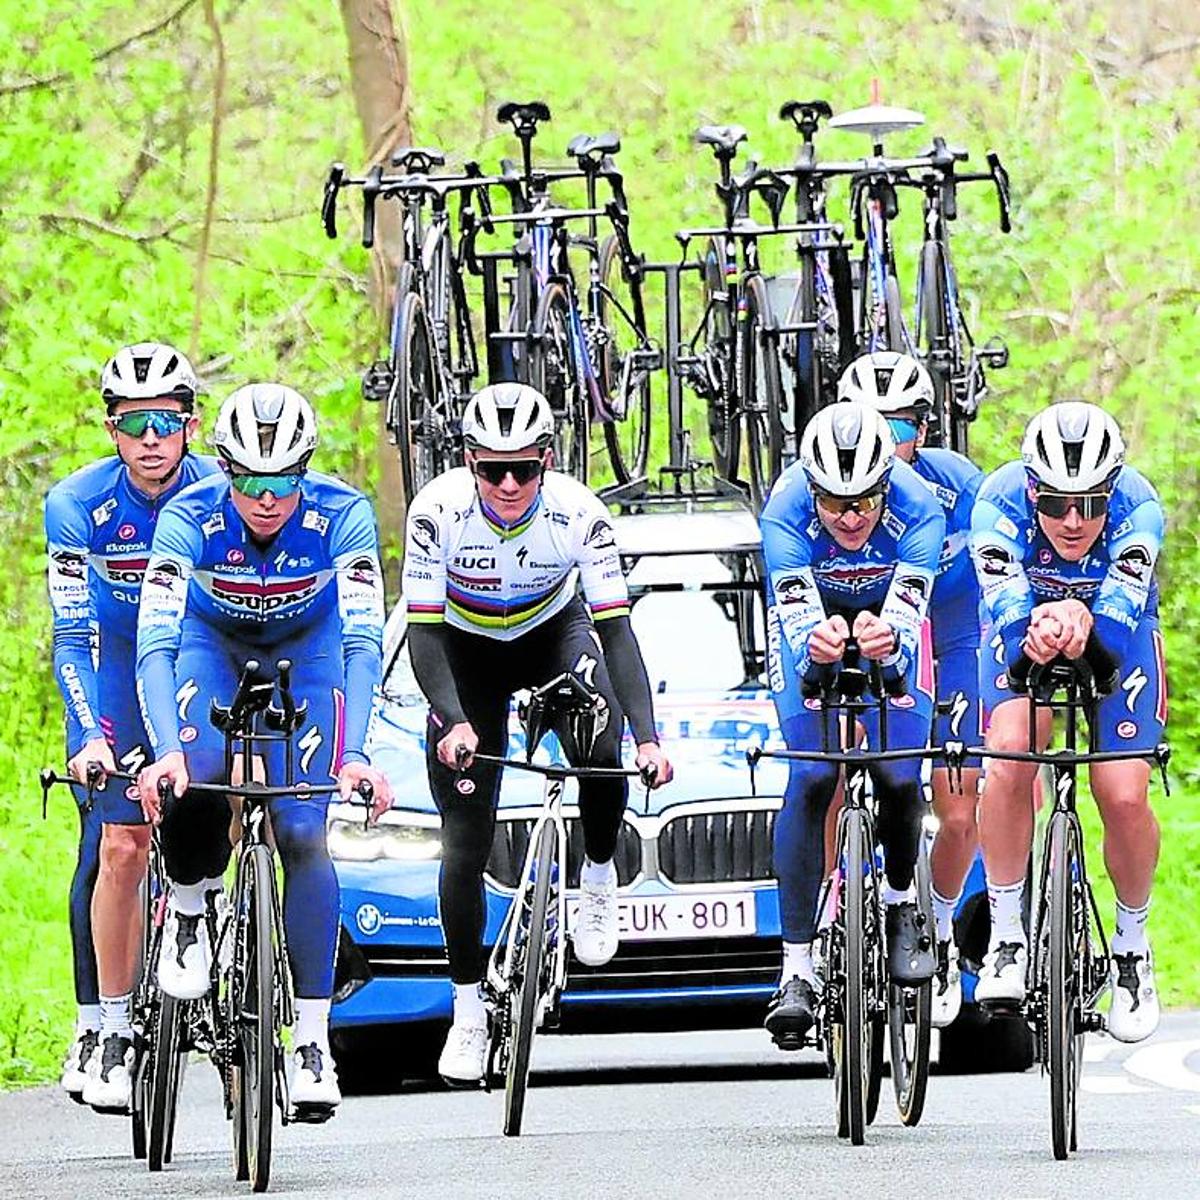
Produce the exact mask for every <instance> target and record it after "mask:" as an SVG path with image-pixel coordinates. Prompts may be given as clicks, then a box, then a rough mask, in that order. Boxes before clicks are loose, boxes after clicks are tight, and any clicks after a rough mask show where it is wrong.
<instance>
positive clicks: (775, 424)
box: [739, 275, 783, 512]
mask: <svg viewBox="0 0 1200 1200" xmlns="http://www.w3.org/2000/svg"><path fill="white" fill-rule="evenodd" d="M744 298H745V309H744V312H742V313H739V320H740V321H741V322H742V326H741V355H742V408H743V411H744V412H745V415H746V460H747V465H748V466H749V468H750V500H751V503H752V504H753V505H754V509H755V511H756V512H757V511H758V510H759V509H761V508H762V506H763V505H764V504H765V503H766V501H767V494H768V493H769V492H770V490H771V485H772V484H773V483H774V482H775V480H776V478H777V477H778V475H779V472H780V469H781V467H782V463H783V384H782V382H781V380H780V375H779V348H778V344H777V341H776V337H775V319H774V317H773V316H772V315H771V305H770V300H769V299H768V297H767V285H766V281H765V280H764V279H763V278H762V276H761V275H752V276H751V277H750V278H749V279H748V280H747V281H746V285H745V296H744Z"/></svg>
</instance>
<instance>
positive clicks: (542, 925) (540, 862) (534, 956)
mask: <svg viewBox="0 0 1200 1200" xmlns="http://www.w3.org/2000/svg"><path fill="white" fill-rule="evenodd" d="M555 833H556V830H555V826H554V824H553V822H551V821H547V822H546V823H545V824H544V825H543V826H542V831H541V833H540V834H539V835H538V844H537V852H536V854H535V855H534V860H533V866H534V872H535V877H534V881H533V895H532V898H531V899H530V901H529V909H528V914H527V917H525V914H522V912H521V911H520V909H518V910H517V911H516V912H514V913H513V917H512V920H513V921H514V922H519V921H521V920H522V918H523V917H525V919H527V920H528V926H527V927H526V929H525V942H524V947H523V950H522V951H521V952H520V953H519V955H518V959H517V961H516V962H515V963H514V964H513V975H514V978H513V979H511V980H510V982H509V992H508V997H507V1001H508V1004H509V1005H510V1014H511V1020H510V1027H509V1037H510V1038H511V1043H510V1045H509V1047H508V1066H507V1070H506V1072H505V1077H504V1133H505V1136H506V1137H517V1136H518V1135H519V1134H520V1132H521V1119H522V1117H523V1115H524V1112H525V1091H526V1088H527V1087H528V1085H529V1055H530V1051H531V1050H532V1048H533V1030H534V1024H535V1022H536V1021H537V1015H538V1004H539V1002H540V1001H541V998H542V982H543V976H544V974H545V963H544V961H543V960H544V958H545V947H546V908H547V903H548V900H549V897H550V878H551V873H552V872H553V871H554V867H555V850H556V846H555ZM514 904H524V888H523V889H522V894H521V895H519V896H518V897H517V899H516V900H514ZM514 929H515V930H516V934H515V936H518V937H519V936H520V927H519V926H517V925H514Z"/></svg>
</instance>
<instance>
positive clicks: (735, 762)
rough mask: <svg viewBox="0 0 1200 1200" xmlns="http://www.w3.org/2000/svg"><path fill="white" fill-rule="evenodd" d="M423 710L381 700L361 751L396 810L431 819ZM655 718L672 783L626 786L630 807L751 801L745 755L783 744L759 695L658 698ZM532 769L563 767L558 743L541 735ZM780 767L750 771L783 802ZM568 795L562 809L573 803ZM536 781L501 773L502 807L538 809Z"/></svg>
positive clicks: (517, 752) (518, 741)
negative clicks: (388, 788)
mask: <svg viewBox="0 0 1200 1200" xmlns="http://www.w3.org/2000/svg"><path fill="white" fill-rule="evenodd" d="M426 711H427V710H426V707H425V704H424V702H423V701H422V700H420V699H419V698H418V697H402V698H399V699H397V698H392V699H390V700H388V701H386V702H385V703H384V704H383V706H382V708H381V710H380V712H379V714H378V717H377V719H376V721H375V722H374V728H373V732H372V735H371V738H370V741H369V743H368V746H367V751H368V753H369V755H370V758H371V762H372V763H373V764H374V765H375V766H376V767H378V768H379V769H380V770H381V771H383V772H384V774H385V775H387V777H388V780H389V781H390V783H391V785H392V789H393V791H394V792H395V796H396V808H398V809H409V810H412V811H418V812H433V811H434V804H433V798H432V796H431V795H430V792H429V783H428V779H427V776H426V768H425V722H426ZM654 711H655V717H656V719H657V723H658V731H659V737H660V738H661V740H662V744H663V748H664V749H665V750H666V753H667V755H668V757H669V758H670V759H671V762H672V765H673V766H674V768H675V778H674V780H673V781H672V782H671V784H669V785H668V786H666V787H662V788H658V789H656V790H655V791H653V792H651V793H650V794H649V795H648V796H647V795H646V793H645V791H644V789H642V788H641V787H640V786H638V785H637V783H636V781H633V782H632V785H631V787H630V794H629V802H630V807H631V808H633V809H634V810H635V811H638V812H646V813H657V812H660V811H662V810H663V809H665V808H669V807H671V806H673V805H676V804H683V803H690V802H692V801H697V800H723V799H730V798H734V797H738V796H748V795H750V794H751V782H750V770H749V768H748V767H747V765H746V751H747V750H749V749H751V748H752V747H754V746H762V747H764V748H770V749H776V748H780V747H782V745H783V742H782V739H781V737H780V734H779V723H778V720H777V718H776V715H775V706H774V705H773V704H772V703H771V700H770V696H769V693H768V692H766V691H765V690H764V689H761V688H755V689H745V690H737V691H726V692H676V693H660V694H659V695H657V696H655V698H654ZM508 752H509V756H510V757H513V758H518V757H522V756H523V755H524V753H525V740H524V734H523V731H522V729H521V726H520V724H519V723H518V721H517V719H516V715H515V713H514V714H513V715H512V716H511V718H510V720H509V751H508ZM633 758H634V747H633V743H632V739H631V738H630V737H629V735H628V733H627V734H626V737H625V749H624V760H625V762H626V763H632V762H633ZM534 761H535V762H542V763H549V762H552V761H560V762H561V761H562V753H561V750H560V749H559V747H558V742H557V739H556V738H555V737H554V735H553V734H547V736H546V737H545V738H544V739H543V742H542V744H541V746H540V747H539V748H538V751H537V754H536V755H535V759H534ZM786 780H787V766H786V764H785V763H782V762H779V761H771V760H764V761H763V762H761V763H760V764H759V766H758V768H757V770H756V772H755V783H756V787H757V791H758V794H759V795H768V796H782V795H783V787H784V784H785V783H786ZM573 792H574V789H573V788H572V789H571V790H570V792H569V793H568V803H572V802H573ZM541 797H542V778H541V776H539V775H534V774H532V773H529V772H523V771H511V770H510V771H506V772H505V773H504V779H503V782H502V785H501V790H500V805H501V807H502V808H519V807H527V806H536V805H539V804H540V803H541Z"/></svg>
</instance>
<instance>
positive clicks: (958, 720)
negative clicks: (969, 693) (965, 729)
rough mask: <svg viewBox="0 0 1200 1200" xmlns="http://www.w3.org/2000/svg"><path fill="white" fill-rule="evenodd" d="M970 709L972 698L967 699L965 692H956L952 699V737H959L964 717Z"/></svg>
mask: <svg viewBox="0 0 1200 1200" xmlns="http://www.w3.org/2000/svg"><path fill="white" fill-rule="evenodd" d="M970 711H971V702H970V700H968V699H967V697H966V695H965V694H964V693H963V692H961V691H959V692H955V693H954V697H953V699H952V700H951V701H950V735H951V736H952V737H958V735H959V729H960V728H961V727H962V719H963V717H965V716H966V715H967V713H968V712H970Z"/></svg>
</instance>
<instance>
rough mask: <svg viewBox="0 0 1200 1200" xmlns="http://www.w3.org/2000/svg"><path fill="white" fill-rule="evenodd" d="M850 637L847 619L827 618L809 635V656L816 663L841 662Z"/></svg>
mask: <svg viewBox="0 0 1200 1200" xmlns="http://www.w3.org/2000/svg"><path fill="white" fill-rule="evenodd" d="M849 636H850V626H849V625H847V624H846V618H845V617H840V616H832V617H826V618H825V620H824V621H822V622H821V623H820V625H818V626H817V627H816V629H814V630H813V631H812V633H810V634H809V635H808V655H809V657H810V658H811V659H812V660H813V662H815V663H835V662H839V661H840V660H841V657H842V654H843V653H844V652H845V649H846V639H847V638H848V637H849Z"/></svg>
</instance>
